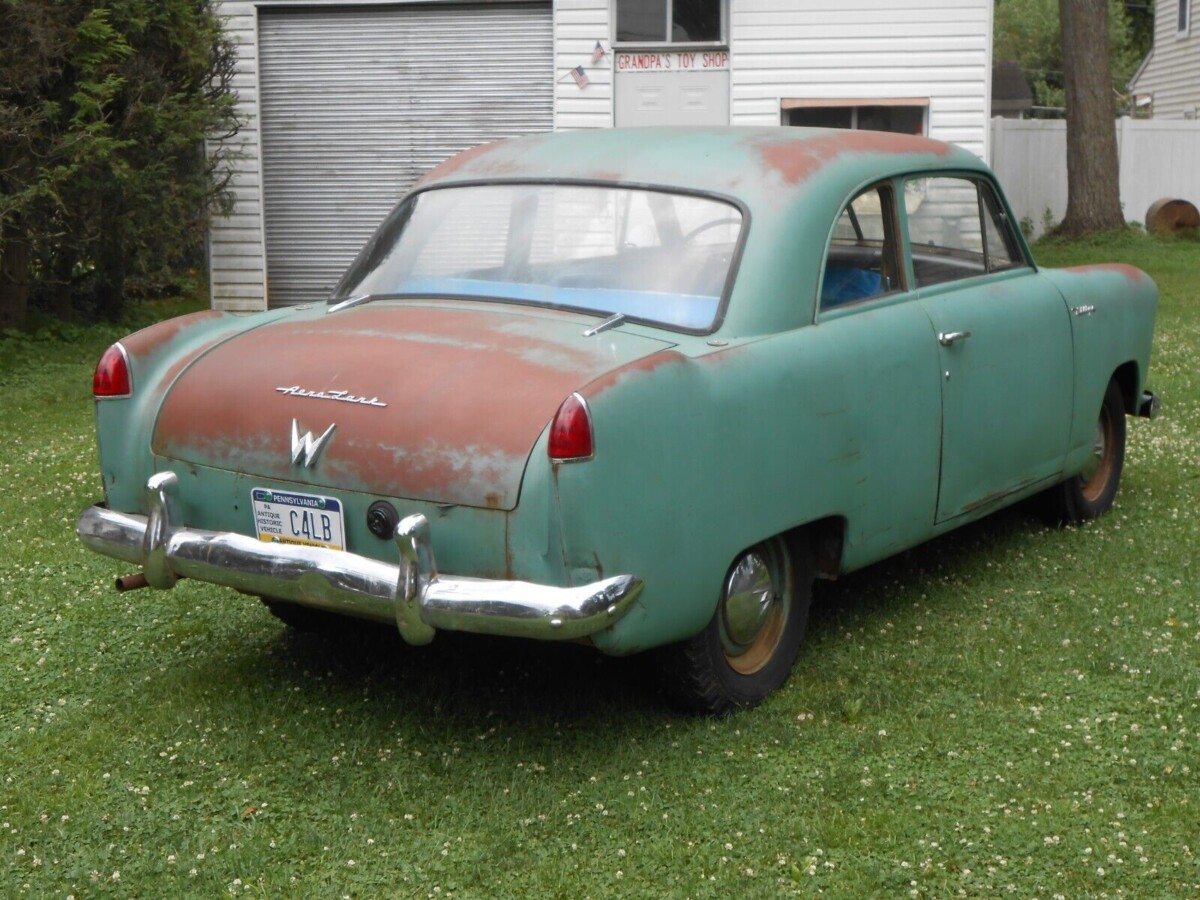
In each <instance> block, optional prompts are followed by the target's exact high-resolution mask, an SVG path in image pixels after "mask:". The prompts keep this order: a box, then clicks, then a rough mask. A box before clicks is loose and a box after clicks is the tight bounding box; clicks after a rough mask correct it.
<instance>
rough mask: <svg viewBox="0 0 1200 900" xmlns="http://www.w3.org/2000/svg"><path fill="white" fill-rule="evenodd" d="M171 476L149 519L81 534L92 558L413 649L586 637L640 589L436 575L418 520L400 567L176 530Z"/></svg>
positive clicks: (87, 525)
mask: <svg viewBox="0 0 1200 900" xmlns="http://www.w3.org/2000/svg"><path fill="white" fill-rule="evenodd" d="M176 480H177V479H176V476H175V474H174V473H173V472H160V473H159V474H157V475H154V476H152V477H151V478H150V480H149V481H148V482H147V483H146V497H147V501H148V507H147V508H148V509H149V510H150V514H149V515H148V516H139V515H129V514H127V513H121V512H116V511H114V510H110V509H108V508H107V507H105V506H102V505H96V506H92V507H89V508H88V509H86V510H84V512H83V515H81V516H80V517H79V522H78V524H77V525H76V527H75V531H76V534H78V535H79V539H80V540H81V541H82V542H83V543H84V545H85V546H87V547H88V548H89V549H91V550H94V551H96V552H97V553H102V554H104V555H105V556H112V557H115V558H116V559H123V560H125V561H126V562H130V563H134V564H136V565H140V566H142V567H143V569H144V574H145V578H146V582H147V583H148V584H149V585H150V586H151V587H156V588H169V587H173V586H174V584H175V582H176V581H177V580H178V579H180V578H193V579H195V580H197V581H206V582H209V583H211V584H219V585H224V586H225V587H231V588H235V589H236V590H239V591H244V592H245V593H249V594H257V595H259V596H263V597H273V598H276V599H279V600H287V601H291V602H294V603H300V604H304V605H307V606H314V607H318V608H321V609H327V610H332V611H334V612H342V613H345V614H347V615H354V616H360V617H363V618H369V619H377V620H380V621H395V623H396V626H397V627H398V628H399V629H400V634H401V636H402V637H403V638H404V640H405V641H407V642H408V643H410V644H427V643H429V641H431V640H433V636H434V634H435V632H436V631H437V630H438V629H445V630H448V631H471V632H476V633H479V634H497V635H508V636H512V637H529V638H541V639H550V640H569V639H573V638H580V637H587V636H588V635H590V634H594V633H595V632H597V631H600V630H602V629H604V628H607V627H608V626H609V625H611V624H613V623H614V622H615V621H617V620H618V619H619V618H621V616H622V615H624V614H625V613H626V612H627V611H628V610H629V608H630V607H631V606H632V605H633V602H634V601H635V600H636V599H637V597H638V594H640V593H641V590H642V580H641V579H640V578H638V577H637V576H634V575H617V576H615V577H612V578H605V579H603V580H601V581H596V582H593V583H592V584H587V585H582V586H580V587H574V588H558V587H547V586H545V585H540V584H533V583H530V582H525V581H499V580H492V579H482V578H464V577H457V576H444V575H439V574H438V573H437V567H436V565H435V564H434V559H433V551H432V549H431V547H430V544H429V523H428V521H426V519H425V517H424V516H422V515H412V516H409V517H408V518H406V519H404V520H403V521H401V522H400V524H399V525H398V526H397V528H396V536H395V541H396V546H397V549H398V551H399V560H398V565H390V564H388V563H382V562H379V561H378V560H374V559H369V558H367V557H364V556H359V555H357V554H354V553H347V552H343V551H340V550H327V549H324V548H319V547H301V546H294V545H289V544H270V543H265V542H263V541H259V540H256V539H254V538H251V537H247V536H245V535H241V534H232V533H228V532H217V531H203V530H200V529H192V528H182V527H179V528H177V527H175V526H173V525H172V524H171V514H170V501H169V498H168V496H167V491H168V490H169V489H170V488H171V487H172V486H173V485H174V484H175V482H176Z"/></svg>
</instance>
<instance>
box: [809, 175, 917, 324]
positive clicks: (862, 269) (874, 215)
mask: <svg viewBox="0 0 1200 900" xmlns="http://www.w3.org/2000/svg"><path fill="white" fill-rule="evenodd" d="M902 272H903V269H902V267H901V266H900V256H899V253H898V242H897V240H896V212H895V204H894V203H893V202H892V189H891V187H890V186H889V185H875V186H873V187H870V188H867V189H866V190H865V191H863V192H862V193H860V194H858V195H857V196H856V197H855V198H854V199H853V200H851V201H850V202H849V203H848V204H846V206H845V208H844V209H843V210H842V212H841V215H840V216H838V220H837V224H836V225H834V229H833V239H832V240H831V241H830V244H829V255H828V257H827V258H826V259H825V269H824V271H823V272H822V275H821V309H833V308H836V307H839V306H844V305H845V304H847V303H857V302H858V301H860V300H867V299H870V298H871V297H881V296H883V295H884V294H888V293H891V292H892V291H897V290H902V289H903V287H904V285H903V275H902Z"/></svg>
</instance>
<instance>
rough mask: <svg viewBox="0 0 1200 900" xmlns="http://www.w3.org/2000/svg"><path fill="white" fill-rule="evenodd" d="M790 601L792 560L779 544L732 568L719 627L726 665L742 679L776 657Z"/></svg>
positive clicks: (747, 556)
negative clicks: (742, 676)
mask: <svg viewBox="0 0 1200 900" xmlns="http://www.w3.org/2000/svg"><path fill="white" fill-rule="evenodd" d="M791 595H792V565H791V560H789V559H788V557H787V554H786V553H784V552H781V548H780V547H779V544H778V542H775V543H766V544H759V545H758V546H757V547H754V548H753V549H751V550H748V551H747V552H746V553H743V554H742V555H741V557H739V558H738V560H737V561H736V562H735V563H734V564H733V566H732V567H731V568H730V570H729V575H728V577H727V578H726V579H725V588H724V590H723V591H722V592H721V604H720V607H719V608H718V620H717V621H718V630H719V633H720V637H721V650H722V652H723V653H724V655H725V661H726V662H727V663H728V664H729V667H730V668H731V669H733V670H734V671H735V672H737V673H738V674H739V675H753V674H754V673H755V672H758V671H759V670H761V669H762V667H763V666H764V665H766V664H767V662H769V661H770V659H771V657H772V655H774V653H775V650H776V648H777V647H778V646H779V640H780V638H781V637H782V636H783V633H784V629H785V626H786V624H787V617H788V610H789V608H790V606H791Z"/></svg>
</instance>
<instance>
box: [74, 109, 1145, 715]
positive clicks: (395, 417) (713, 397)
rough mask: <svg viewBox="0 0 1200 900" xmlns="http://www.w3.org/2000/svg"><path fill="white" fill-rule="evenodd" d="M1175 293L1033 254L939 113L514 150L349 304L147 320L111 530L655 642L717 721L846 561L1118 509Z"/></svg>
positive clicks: (414, 220) (335, 583)
mask: <svg viewBox="0 0 1200 900" xmlns="http://www.w3.org/2000/svg"><path fill="white" fill-rule="evenodd" d="M1156 303H1157V291H1156V288H1155V286H1154V284H1153V282H1152V281H1151V280H1150V279H1149V278H1148V277H1147V276H1145V275H1144V274H1143V273H1141V272H1140V271H1138V270H1136V269H1132V268H1129V267H1125V266H1092V267H1086V268H1081V269H1073V270H1063V271H1054V270H1045V269H1040V268H1038V267H1037V265H1036V264H1035V263H1034V261H1033V258H1032V257H1031V256H1030V253H1029V250H1028V248H1027V247H1026V245H1025V242H1024V241H1023V239H1022V237H1021V234H1020V233H1019V231H1018V230H1017V229H1016V228H1015V227H1014V226H1013V217H1012V213H1011V212H1010V210H1009V208H1008V206H1007V205H1006V203H1005V200H1004V198H1003V196H1002V194H1001V192H1000V189H999V187H998V186H997V184H996V182H995V179H994V177H993V176H992V174H991V173H990V172H989V171H988V169H987V168H986V167H985V166H984V165H983V164H982V163H981V162H980V161H979V160H978V159H977V158H976V157H975V156H974V155H972V154H971V153H969V152H967V151H965V150H962V149H960V148H956V147H953V146H950V145H947V144H943V143H939V142H936V141H932V140H928V139H925V138H920V137H911V136H901V135H895V134H882V133H872V132H860V131H829V130H805V129H798V128H772V129H733V128H731V129H711V130H689V129H648V130H630V131H623V130H611V131H589V132H573V133H560V134H555V135H543V136H537V137H531V138H523V139H518V140H512V141H503V142H499V143H496V144H490V145H485V146H482V147H479V148H476V149H474V150H471V151H468V152H466V153H463V154H461V155H459V156H456V157H454V158H452V159H450V160H449V161H448V162H446V163H444V164H442V165H441V166H439V167H438V168H437V169H435V170H434V171H433V172H431V173H430V174H429V175H428V176H427V177H426V178H425V179H424V180H423V181H422V182H421V183H420V184H418V185H417V187H416V188H415V189H414V190H413V191H412V192H411V193H409V194H408V196H407V197H405V198H404V199H403V201H402V202H401V203H400V204H399V206H397V207H396V209H395V211H394V212H393V213H392V214H391V215H390V216H389V217H388V219H387V220H386V221H385V222H384V223H383V225H382V226H381V227H380V229H379V231H378V232H377V233H376V235H375V236H374V237H373V238H372V240H371V241H370V242H369V243H368V245H367V246H366V247H365V248H364V250H363V251H362V253H361V254H360V255H359V257H358V259H357V260H356V261H355V262H354V263H353V265H352V266H351V268H350V269H349V271H348V272H347V274H346V275H345V276H344V278H343V279H342V281H341V283H340V284H339V285H338V286H337V287H336V288H335V289H334V290H333V293H332V296H331V297H330V299H329V301H328V302H327V303H325V304H315V305H304V306H298V307H294V308H284V309H274V310H270V311H268V312H263V313H259V314H254V315H248V316H240V315H230V314H223V313H220V312H204V313H199V314H196V315H192V316H186V317H183V318H181V319H177V320H173V321H169V322H164V323H162V324H160V325H157V326H154V327H152V328H149V329H146V330H145V331H141V332H138V333H137V334H134V335H131V336H130V337H128V338H126V339H125V340H123V341H121V342H120V343H117V344H114V345H113V346H112V347H111V348H110V349H109V350H108V351H107V352H106V353H105V354H104V356H103V358H102V359H101V360H100V363H99V365H98V367H97V370H96V376H95V386H94V388H95V395H96V419H97V425H98V429H99V446H100V466H101V470H102V473H103V483H104V492H105V502H103V503H101V504H97V505H95V506H93V507H91V508H90V509H88V510H86V511H85V512H84V513H83V515H82V517H81V518H80V520H79V523H78V534H79V537H80V538H81V540H82V541H83V542H84V544H86V545H87V546H88V547H90V548H91V549H93V550H95V551H97V552H99V553H103V554H107V555H109V556H112V557H116V558H118V559H121V560H125V561H127V562H129V563H132V564H135V565H137V566H139V567H141V570H140V571H138V572H135V573H133V574H130V575H126V576H123V577H122V578H120V579H118V587H119V588H121V589H130V588H133V587H142V586H146V585H149V586H152V587H156V588H170V587H172V586H173V585H174V584H175V583H176V582H177V580H178V579H180V578H193V579H197V580H200V581H207V582H212V583H215V584H221V585H227V586H229V587H232V588H235V589H237V590H239V591H242V592H244V593H248V594H252V595H257V596H259V597H261V598H263V600H264V601H265V602H266V604H267V606H268V607H269V608H270V609H271V610H272V611H273V612H274V613H275V614H276V615H278V616H279V618H281V619H283V620H284V621H285V622H290V623H292V624H296V625H300V626H307V627H319V626H320V624H321V623H322V622H323V621H324V622H328V621H329V620H330V617H331V614H344V615H347V616H356V617H360V618H366V619H373V620H382V621H387V622H394V623H395V624H396V626H398V628H399V630H400V633H401V635H403V637H404V639H405V640H406V641H407V642H408V643H410V644H425V643H427V642H429V641H431V640H432V639H433V637H434V635H435V634H436V633H437V632H438V631H439V630H457V631H470V632H480V633H486V634H493V635H507V636H511V637H523V638H539V639H546V640H570V641H580V642H585V643H589V644H591V645H592V646H594V647H595V648H597V649H598V650H599V651H601V652H603V653H607V654H618V655H619V654H630V653H635V652H638V651H643V650H649V649H651V648H658V649H657V650H656V652H657V654H658V655H659V657H660V659H659V662H660V669H661V671H662V672H663V674H664V676H665V683H666V686H667V688H668V690H669V692H670V693H671V695H672V696H674V697H675V698H677V699H678V700H680V701H682V702H683V703H685V704H687V705H688V706H690V707H692V708H695V709H699V710H703V711H708V712H714V713H722V712H726V711H729V710H731V709H734V708H736V707H740V706H749V705H753V704H755V703H757V702H758V701H760V700H762V699H763V698H764V697H765V696H766V695H767V694H769V693H770V692H771V691H773V690H774V689H775V688H777V687H778V686H779V685H781V684H782V683H783V681H784V680H785V679H786V678H787V676H788V672H789V670H790V669H791V667H792V665H793V662H794V660H795V658H796V654H797V651H798V648H799V646H800V642H801V637H802V635H803V633H804V628H805V622H806V619H807V615H808V605H809V599H810V595H811V585H812V579H813V578H815V577H820V578H834V577H836V576H838V575H839V574H841V573H844V572H849V571H852V570H854V569H858V568H860V567H862V566H865V565H867V564H869V563H871V562H874V561H876V560H879V559H882V558H884V557H887V556H889V555H891V554H894V553H897V552H899V551H901V550H904V549H905V548H907V547H911V546H913V545H914V544H917V543H919V542H921V541H924V540H927V539H928V538H931V537H934V536H935V535H938V534H941V533H943V532H945V531H948V530H949V529H951V528H955V527H957V526H959V525H962V524H963V523H965V522H970V521H972V520H973V519H977V518H979V517H980V516H983V515H985V514H987V513H988V512H991V511H993V510H996V509H998V508H1000V507H1002V506H1006V505H1008V504H1011V503H1014V502H1016V501H1017V500H1020V499H1022V498H1025V497H1029V496H1031V495H1033V494H1038V493H1041V494H1043V495H1044V500H1045V503H1046V505H1047V506H1048V507H1049V508H1051V509H1053V510H1054V511H1055V515H1057V516H1058V517H1059V518H1060V519H1062V520H1064V521H1072V520H1080V519H1086V518H1090V517H1092V516H1095V515H1098V514H1100V513H1102V512H1104V511H1105V510H1107V509H1108V508H1109V507H1110V506H1111V504H1112V502H1113V497H1114V495H1115V493H1116V491H1117V485H1118V481H1119V478H1120V475H1121V466H1122V461H1123V456H1124V439H1125V416H1126V415H1131V414H1137V415H1144V416H1150V415H1152V414H1153V412H1154V410H1155V409H1156V407H1157V401H1156V399H1155V397H1154V396H1153V394H1151V393H1150V392H1148V391H1146V390H1145V389H1144V386H1145V379H1146V370H1147V365H1148V363H1149V356H1150V344H1151V332H1152V329H1153V324H1154V314H1155V306H1156ZM518 646H520V645H516V644H515V645H514V649H515V648H516V647H518ZM518 652H519V651H518Z"/></svg>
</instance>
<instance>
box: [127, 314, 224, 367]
mask: <svg viewBox="0 0 1200 900" xmlns="http://www.w3.org/2000/svg"><path fill="white" fill-rule="evenodd" d="M224 315H225V313H223V312H222V311H221V310H219V309H206V310H202V311H201V312H194V313H190V314H188V315H186V316H179V317H177V318H174V319H168V320H167V321H165V322H159V323H158V324H156V325H151V326H150V327H149V328H143V329H142V330H141V331H136V332H134V333H133V334H131V335H129V336H128V337H126V338H123V339H122V340H121V344H122V346H124V347H125V351H126V352H127V353H128V354H129V355H130V356H133V357H138V356H146V355H148V354H150V353H153V352H154V351H155V350H157V349H158V348H159V347H161V346H162V345H163V344H166V343H167V342H169V341H172V340H174V339H175V338H176V337H177V336H178V335H179V334H180V333H181V332H184V331H186V330H187V329H189V328H191V327H192V326H194V325H197V324H199V323H200V322H207V321H209V320H210V319H219V318H221V317H222V316H224Z"/></svg>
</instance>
